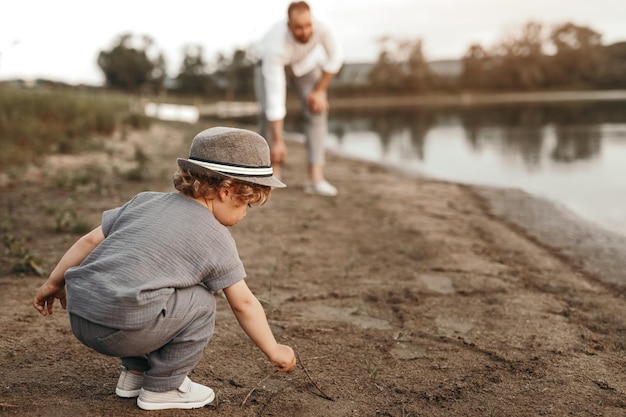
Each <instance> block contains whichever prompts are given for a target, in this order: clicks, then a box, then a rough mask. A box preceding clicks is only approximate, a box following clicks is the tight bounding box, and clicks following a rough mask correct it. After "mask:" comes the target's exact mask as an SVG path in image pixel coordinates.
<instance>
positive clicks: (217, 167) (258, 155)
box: [176, 127, 285, 187]
mask: <svg viewBox="0 0 626 417" xmlns="http://www.w3.org/2000/svg"><path fill="white" fill-rule="evenodd" d="M176 161H177V163H178V167H179V168H180V169H181V170H185V171H189V172H190V173H192V174H193V173H200V174H207V173H209V174H210V173H216V174H219V175H218V176H224V177H230V178H236V179H238V180H240V181H244V182H249V183H253V184H261V185H268V186H270V187H285V184H283V183H282V182H281V181H279V180H278V178H276V177H274V171H273V170H272V164H271V162H270V149H269V146H268V145H267V141H266V140H265V139H264V138H263V136H261V135H259V134H258V133H255V132H252V131H250V130H246V129H237V128H233V127H212V128H210V129H206V130H203V131H202V132H200V133H198V134H197V135H196V137H195V138H193V142H192V143H191V149H190V150H189V158H187V159H184V158H178V159H177V160H176Z"/></svg>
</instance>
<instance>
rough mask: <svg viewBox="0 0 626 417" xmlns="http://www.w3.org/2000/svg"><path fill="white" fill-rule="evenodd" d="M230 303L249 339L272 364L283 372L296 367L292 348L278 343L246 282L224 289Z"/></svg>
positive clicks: (242, 281) (261, 308)
mask: <svg viewBox="0 0 626 417" xmlns="http://www.w3.org/2000/svg"><path fill="white" fill-rule="evenodd" d="M224 294H226V298H227V299H228V303H229V304H230V307H231V308H232V310H233V313H235V317H237V320H238V321H239V325H240V326H241V328H242V329H243V330H244V332H246V334H247V335H248V337H250V339H252V341H253V342H254V343H255V344H256V345H257V346H258V347H259V349H261V351H262V352H263V353H264V354H265V356H267V358H268V359H269V360H270V362H271V363H272V364H274V366H275V367H276V368H277V369H278V370H279V371H281V372H289V371H291V370H292V369H293V368H294V367H295V366H296V356H295V354H294V351H293V349H292V348H290V347H289V346H286V345H281V344H279V343H277V342H276V339H274V335H273V334H272V330H271V329H270V326H269V324H268V323H267V318H266V317H265V311H263V307H262V306H261V303H260V302H259V300H257V299H256V297H255V296H254V294H252V291H250V289H249V288H248V285H247V284H246V282H245V280H243V279H242V280H241V281H239V282H237V283H236V284H233V285H231V286H230V287H227V288H224Z"/></svg>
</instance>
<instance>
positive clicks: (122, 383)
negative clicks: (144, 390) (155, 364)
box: [115, 367, 143, 398]
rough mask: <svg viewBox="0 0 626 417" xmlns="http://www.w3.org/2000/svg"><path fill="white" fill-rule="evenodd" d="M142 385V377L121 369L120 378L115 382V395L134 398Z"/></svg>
mask: <svg viewBox="0 0 626 417" xmlns="http://www.w3.org/2000/svg"><path fill="white" fill-rule="evenodd" d="M142 384H143V375H137V374H133V373H132V372H128V369H126V368H124V367H122V373H120V377H119V379H118V380H117V386H116V387H115V393H116V394H117V396H118V397H122V398H135V397H137V396H138V395H139V391H141V385H142Z"/></svg>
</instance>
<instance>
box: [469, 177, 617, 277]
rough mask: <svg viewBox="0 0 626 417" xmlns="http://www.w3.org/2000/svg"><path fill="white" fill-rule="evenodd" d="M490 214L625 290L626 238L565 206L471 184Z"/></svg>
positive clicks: (503, 189)
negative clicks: (486, 205)
mask: <svg viewBox="0 0 626 417" xmlns="http://www.w3.org/2000/svg"><path fill="white" fill-rule="evenodd" d="M471 188H472V189H473V190H474V191H475V192H476V193H477V195H478V196H479V197H480V198H482V199H484V201H485V202H486V203H487V204H488V206H489V207H487V208H486V209H487V211H488V212H489V213H491V214H492V215H493V216H496V217H498V218H500V219H502V220H503V221H505V222H506V223H508V224H510V225H511V226H513V227H515V228H517V229H518V230H520V231H521V232H522V233H524V234H525V235H527V236H528V237H530V238H531V239H533V240H534V241H535V242H536V243H538V244H541V245H543V246H544V247H546V248H549V249H550V250H552V251H555V252H556V253H555V254H556V255H560V256H563V257H565V258H567V259H569V260H570V261H571V262H573V263H574V264H576V265H577V266H578V267H579V268H580V270H581V271H582V272H584V273H586V274H588V275H590V276H591V277H593V278H595V279H596V280H599V281H601V282H603V283H605V284H608V285H610V286H615V287H619V288H620V289H624V288H626V276H625V275H624V272H623V271H625V270H626V236H622V235H620V234H618V233H614V232H611V231H609V230H607V229H605V228H603V227H602V226H599V225H596V224H594V223H592V222H590V221H588V220H586V219H584V218H582V217H580V216H578V215H577V214H575V213H574V212H572V211H571V210H569V209H568V208H567V207H565V206H563V205H559V204H558V203H555V202H553V201H549V200H547V199H544V198H541V197H538V196H535V195H532V194H530V193H527V192H525V191H523V190H519V189H515V188H497V187H487V186H477V185H472V186H471Z"/></svg>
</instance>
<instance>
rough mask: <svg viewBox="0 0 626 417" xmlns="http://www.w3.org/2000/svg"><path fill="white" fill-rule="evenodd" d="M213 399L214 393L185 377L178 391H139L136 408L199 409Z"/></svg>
mask: <svg viewBox="0 0 626 417" xmlns="http://www.w3.org/2000/svg"><path fill="white" fill-rule="evenodd" d="M214 398H215V393H214V392H213V390H212V389H211V388H209V387H205V386H204V385H201V384H197V383H195V382H192V381H191V379H189V378H188V377H185V380H184V381H183V383H182V384H181V386H180V387H179V388H178V389H175V390H171V391H165V392H154V391H147V390H145V389H143V388H142V389H141V392H140V393H139V398H137V406H138V407H139V408H141V409H142V410H167V409H170V408H180V409H185V410H188V409H190V408H200V407H204V406H205V405H207V404H209V403H210V402H211V401H213V399H214Z"/></svg>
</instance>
